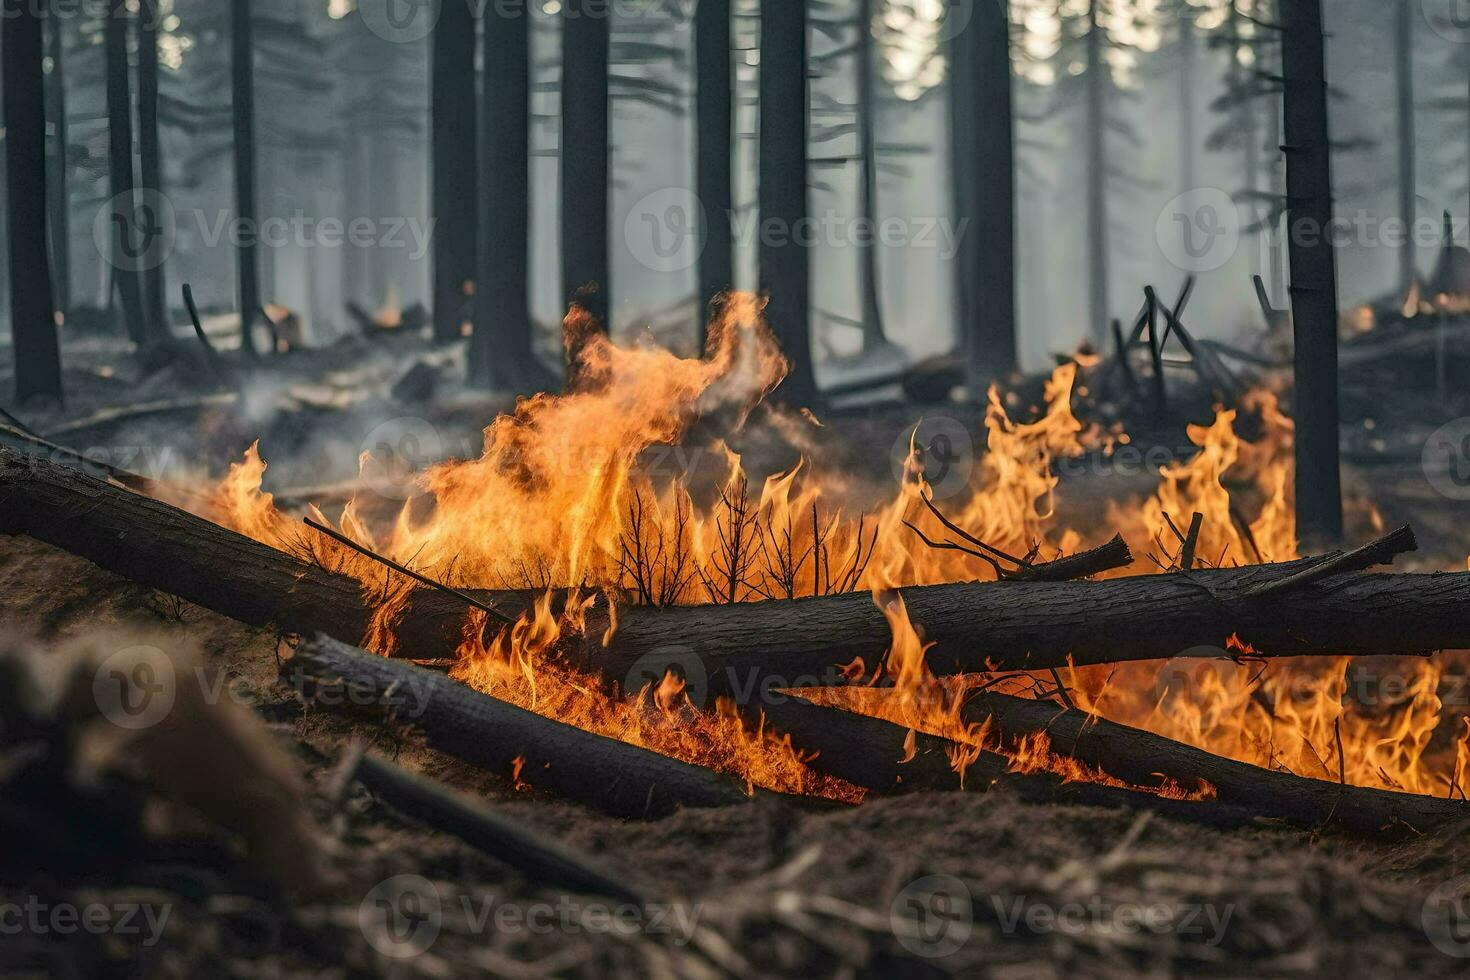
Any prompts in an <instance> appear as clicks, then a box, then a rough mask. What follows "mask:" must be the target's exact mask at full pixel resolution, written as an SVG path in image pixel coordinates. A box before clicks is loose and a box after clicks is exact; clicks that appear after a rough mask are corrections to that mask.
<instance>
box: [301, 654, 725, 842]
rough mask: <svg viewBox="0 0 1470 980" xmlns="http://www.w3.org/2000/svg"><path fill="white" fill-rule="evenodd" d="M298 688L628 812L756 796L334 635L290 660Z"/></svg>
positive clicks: (537, 782)
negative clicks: (385, 712)
mask: <svg viewBox="0 0 1470 980" xmlns="http://www.w3.org/2000/svg"><path fill="white" fill-rule="evenodd" d="M282 674H283V677H284V679H285V680H287V681H288V682H289V683H290V684H291V685H292V686H293V687H294V688H295V689H296V690H297V691H299V692H301V693H302V694H304V695H305V696H306V697H307V698H308V699H310V700H312V701H314V702H315V703H316V704H319V705H321V706H323V707H327V708H333V709H338V710H354V709H356V710H362V709H368V710H379V711H380V710H381V709H384V708H387V709H390V710H391V711H392V712H393V717H394V719H395V720H396V721H398V722H400V723H405V724H408V725H410V726H412V727H413V728H415V729H417V730H419V731H422V732H423V733H424V735H425V737H427V739H428V741H429V744H430V745H432V746H433V747H434V748H436V749H438V750H439V751H441V752H444V753H445V754H446V755H451V756H454V757H455V758H457V759H462V760H463V761H465V762H468V763H470V764H471V765H474V766H478V767H480V768H482V769H485V770H488V771H490V772H498V773H501V774H503V775H506V776H511V775H512V774H515V775H516V776H518V777H519V778H522V779H525V780H526V781H527V782H529V783H531V785H532V786H534V787H536V788H539V789H546V790H549V791H551V792H554V793H556V794H558V795H560V796H562V797H563V798H565V799H569V800H576V801H578V802H582V803H585V804H587V805H588V806H591V807H594V808H596V809H598V810H601V811H603V812H604V813H609V814H612V815H613V816H617V817H625V818H630V819H649V818H656V817H662V816H667V815H668V814H670V813H673V812H674V810H676V809H677V808H679V807H686V806H699V807H704V806H729V805H732V804H736V803H745V802H748V801H749V799H750V797H749V796H747V795H746V794H745V792H744V790H743V789H742V788H741V787H739V786H737V785H736V784H735V783H734V782H733V781H732V780H730V779H727V778H726V777H724V776H722V775H720V774H718V773H716V772H713V771H711V770H708V769H702V768H700V767H698V766H691V765H688V764H687V763H683V762H679V761H678V760H676V759H670V758H668V757H667V756H662V755H659V754H658V753H657V752H650V751H649V750H647V749H641V748H638V747H637V746H634V745H628V744H627V743H625V742H619V741H616V740H614V739H610V738H605V737H603V736H601V735H596V734H594V733H592V732H588V731H584V730H582V729H580V728H577V727H575V726H573V725H568V724H564V723H563V722H559V721H555V720H553V719H550V718H544V717H542V716H541V715H538V714H535V713H533V712H530V711H526V710H525V709H523V708H518V707H516V706H515V705H512V704H508V703H506V702H504V701H500V700H497V699H496V698H492V697H489V696H488V695H484V694H481V693H479V692H478V691H475V690H474V689H472V688H470V687H468V686H466V685H464V684H461V683H459V682H458V681H454V680H451V679H450V678H448V677H446V676H444V675H443V674H438V673H435V672H433V671H429V670H424V669H422V668H419V667H415V666H413V665H412V664H407V663H404V662H402V661H397V660H388V659H385V658H383V657H377V656H373V655H372V654H369V653H364V652H362V651H361V650H357V649H354V648H352V647H349V646H347V645H346V644H343V643H339V642H337V641H336V640H333V639H331V638H329V637H325V636H318V637H316V638H315V639H313V640H310V641H308V642H306V643H304V644H303V645H302V646H301V647H300V648H299V649H298V650H297V651H296V653H295V655H294V656H293V657H292V658H291V659H290V660H288V661H286V663H285V664H284V665H283V667H282Z"/></svg>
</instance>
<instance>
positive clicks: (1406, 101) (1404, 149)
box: [1394, 2, 1419, 295]
mask: <svg viewBox="0 0 1470 980" xmlns="http://www.w3.org/2000/svg"><path fill="white" fill-rule="evenodd" d="M1397 8H1398V9H1397V12H1396V13H1395V15H1394V17H1395V24H1394V33H1395V34H1396V35H1397V37H1396V40H1395V43H1394V75H1395V79H1396V82H1397V84H1396V86H1395V89H1396V92H1395V94H1396V96H1397V99H1398V143H1399V167H1398V169H1399V217H1401V218H1402V219H1403V220H1404V222H1405V223H1406V224H1407V225H1408V232H1407V234H1406V235H1405V237H1404V244H1403V246H1402V247H1401V248H1400V249H1399V285H1400V287H1401V288H1402V289H1403V291H1404V294H1405V295H1408V292H1409V290H1410V289H1411V288H1413V285H1414V280H1415V279H1417V278H1418V276H1419V272H1418V267H1417V264H1416V259H1417V255H1416V253H1415V250H1414V218H1415V215H1416V213H1417V212H1418V181H1417V178H1416V173H1415V170H1416V160H1415V157H1416V152H1415V146H1414V51H1413V44H1414V18H1415V17H1416V16H1418V15H1419V11H1418V8H1417V6H1416V5H1414V4H1411V3H1408V2H1403V3H1399V4H1397Z"/></svg>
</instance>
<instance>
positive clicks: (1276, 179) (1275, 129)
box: [1266, 15, 1286, 302]
mask: <svg viewBox="0 0 1470 980" xmlns="http://www.w3.org/2000/svg"><path fill="white" fill-rule="evenodd" d="M1278 16H1279V15H1278ZM1281 103H1282V99H1279V98H1270V99H1267V100H1266V105H1267V114H1266V132H1267V133H1269V134H1270V140H1271V143H1272V144H1273V145H1275V146H1281V145H1282V144H1283V143H1284V142H1285V139H1286V137H1285V136H1284V135H1283V131H1282V119H1281V117H1282V105H1281ZM1284 159H1285V155H1284V154H1282V155H1280V156H1273V157H1272V158H1271V168H1270V187H1271V196H1272V197H1273V198H1274V199H1275V200H1276V201H1282V202H1284V201H1285V200H1286V167H1285V164H1284ZM1270 244H1271V250H1270V255H1269V258H1270V261H1271V282H1272V286H1273V288H1274V290H1275V293H1276V295H1275V296H1273V297H1272V302H1280V301H1281V300H1280V296H1281V292H1282V290H1283V289H1284V288H1285V287H1286V217H1285V215H1284V214H1283V215H1282V216H1281V217H1279V218H1278V219H1277V220H1276V221H1274V222H1272V223H1271V229H1270Z"/></svg>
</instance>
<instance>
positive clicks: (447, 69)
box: [430, 0, 529, 343]
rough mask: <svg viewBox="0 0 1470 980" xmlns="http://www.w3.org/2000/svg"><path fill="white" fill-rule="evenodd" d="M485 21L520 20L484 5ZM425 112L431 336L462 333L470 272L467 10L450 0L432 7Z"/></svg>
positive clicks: (471, 26)
mask: <svg viewBox="0 0 1470 980" xmlns="http://www.w3.org/2000/svg"><path fill="white" fill-rule="evenodd" d="M484 9H485V14H486V21H487V26H497V27H498V26H499V25H489V24H488V22H489V21H491V20H508V19H515V20H520V19H524V17H526V16H529V14H528V13H526V12H522V13H521V14H520V15H517V16H516V17H514V18H511V17H508V16H501V15H499V14H497V12H496V8H495V7H494V6H493V5H491V6H487V7H485V8H484ZM430 61H431V65H430V77H431V81H430V89H431V91H430V104H431V113H432V117H433V133H434V135H433V153H432V156H433V161H432V164H431V166H432V169H433V202H434V212H433V215H434V339H436V340H438V341H440V342H441V343H443V342H448V341H452V340H455V339H457V338H459V337H460V336H461V335H462V332H463V331H462V327H463V325H464V321H465V312H466V307H467V305H468V303H469V293H468V290H467V289H466V288H465V287H466V286H467V285H468V284H469V283H470V282H471V281H472V280H473V279H474V278H475V239H476V224H477V221H476V217H475V209H474V206H473V202H475V201H476V200H477V197H476V193H475V177H476V170H477V161H476V159H475V155H476V154H475V121H476V120H475V16H474V11H473V10H472V9H471V5H470V4H469V3H466V2H462V0H453V2H450V3H446V4H444V5H443V6H442V7H441V8H440V13H439V19H438V21H437V23H436V24H435V25H434V35H433V55H432V57H431V59H430Z"/></svg>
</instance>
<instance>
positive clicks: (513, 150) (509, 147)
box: [470, 8, 550, 394]
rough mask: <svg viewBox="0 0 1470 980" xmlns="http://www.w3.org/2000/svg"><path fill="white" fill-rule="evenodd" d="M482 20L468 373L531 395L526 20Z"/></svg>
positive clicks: (537, 370) (534, 382) (483, 382)
mask: <svg viewBox="0 0 1470 980" xmlns="http://www.w3.org/2000/svg"><path fill="white" fill-rule="evenodd" d="M490 9H491V13H490V14H489V15H488V16H487V17H486V18H485V21H484V28H483V34H482V35H481V44H482V45H483V47H482V49H481V51H482V55H483V58H482V60H483V61H484V89H483V91H482V92H481V100H480V112H481V116H480V154H481V160H482V161H483V163H482V167H481V174H480V176H481V180H480V190H479V194H480V215H479V217H480V235H479V238H480V248H479V271H478V275H477V276H476V281H475V332H474V338H473V340H472V341H471V344H470V376H471V378H472V380H473V382H474V383H475V384H476V385H478V386H480V387H483V388H494V389H498V390H503V391H512V392H516V393H518V394H533V393H534V392H535V391H537V390H540V389H541V388H543V387H544V386H546V385H547V384H548V383H549V380H550V379H549V378H548V377H547V376H546V375H547V372H546V371H545V370H544V369H543V368H542V367H541V366H540V365H539V364H538V363H537V362H536V360H535V357H534V356H533V354H532V345H531V337H532V323H531V305H530V294H529V288H530V273H531V265H530V255H531V253H530V228H531V203H530V187H531V161H530V151H531V136H530V133H531V24H530V17H529V16H525V15H522V16H497V15H496V14H495V13H494V12H493V8H490Z"/></svg>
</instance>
